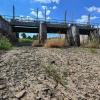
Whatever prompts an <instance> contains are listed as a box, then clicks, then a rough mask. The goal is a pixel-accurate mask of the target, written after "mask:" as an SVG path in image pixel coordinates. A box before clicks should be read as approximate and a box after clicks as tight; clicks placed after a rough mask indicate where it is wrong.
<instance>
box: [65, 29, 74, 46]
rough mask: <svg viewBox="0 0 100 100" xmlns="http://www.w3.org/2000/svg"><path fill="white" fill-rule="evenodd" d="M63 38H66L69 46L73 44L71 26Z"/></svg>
mask: <svg viewBox="0 0 100 100" xmlns="http://www.w3.org/2000/svg"><path fill="white" fill-rule="evenodd" d="M65 40H66V42H68V44H69V46H73V45H74V40H73V35H72V32H71V28H69V29H68V30H67V34H65Z"/></svg>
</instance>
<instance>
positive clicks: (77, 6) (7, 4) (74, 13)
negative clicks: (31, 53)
mask: <svg viewBox="0 0 100 100" xmlns="http://www.w3.org/2000/svg"><path fill="white" fill-rule="evenodd" d="M0 4H1V5H0V14H1V15H11V16H12V6H13V4H14V5H15V8H16V16H27V17H29V18H35V17H36V9H37V8H39V17H40V18H44V9H45V8H46V9H47V19H59V20H63V19H64V11H65V10H66V11H67V20H68V21H70V20H72V19H73V20H74V21H77V22H86V21H87V15H88V14H89V13H90V14H91V22H92V23H100V18H99V17H100V0H0Z"/></svg>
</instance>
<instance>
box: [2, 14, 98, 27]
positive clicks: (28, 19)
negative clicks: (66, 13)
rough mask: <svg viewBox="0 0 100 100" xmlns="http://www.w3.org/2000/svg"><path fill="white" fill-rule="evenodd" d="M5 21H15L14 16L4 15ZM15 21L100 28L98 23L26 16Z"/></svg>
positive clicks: (17, 17)
mask: <svg viewBox="0 0 100 100" xmlns="http://www.w3.org/2000/svg"><path fill="white" fill-rule="evenodd" d="M2 17H3V18H4V19H5V20H7V21H9V22H10V21H11V20H13V17H12V16H8V15H3V16H2ZM14 20H15V21H19V22H46V23H51V24H60V25H69V26H70V25H72V24H75V25H79V26H90V27H94V28H99V27H100V25H99V24H98V23H91V24H88V23H87V22H83V23H79V22H76V21H67V22H65V21H64V20H59V19H58V20H57V19H46V20H45V19H44V18H38V19H37V18H33V17H30V16H27V17H24V16H15V19H14Z"/></svg>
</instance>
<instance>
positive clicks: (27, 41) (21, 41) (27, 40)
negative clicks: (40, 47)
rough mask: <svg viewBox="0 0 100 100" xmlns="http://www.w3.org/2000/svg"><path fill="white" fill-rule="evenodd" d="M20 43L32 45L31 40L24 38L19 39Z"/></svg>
mask: <svg viewBox="0 0 100 100" xmlns="http://www.w3.org/2000/svg"><path fill="white" fill-rule="evenodd" d="M19 42H20V43H32V42H33V39H28V38H24V39H19Z"/></svg>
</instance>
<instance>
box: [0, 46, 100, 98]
mask: <svg viewBox="0 0 100 100" xmlns="http://www.w3.org/2000/svg"><path fill="white" fill-rule="evenodd" d="M95 51H96V52H91V49H86V48H43V47H39V48H37V47H36V48H35V47H34V48H33V47H19V48H14V49H13V50H11V51H8V52H6V53H4V54H2V55H0V100H100V50H99V49H98V50H97V49H96V50H95ZM45 66H46V67H48V68H49V67H50V66H51V67H52V66H53V67H54V68H56V71H57V73H58V72H59V74H58V76H59V75H62V73H63V75H64V78H63V80H62V81H64V85H63V84H61V83H60V82H59V84H58V86H57V87H55V86H56V78H52V77H50V76H48V73H47V72H46V70H45V69H44V67H45ZM54 75H56V74H54ZM58 76H56V77H57V78H59V77H58Z"/></svg>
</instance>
